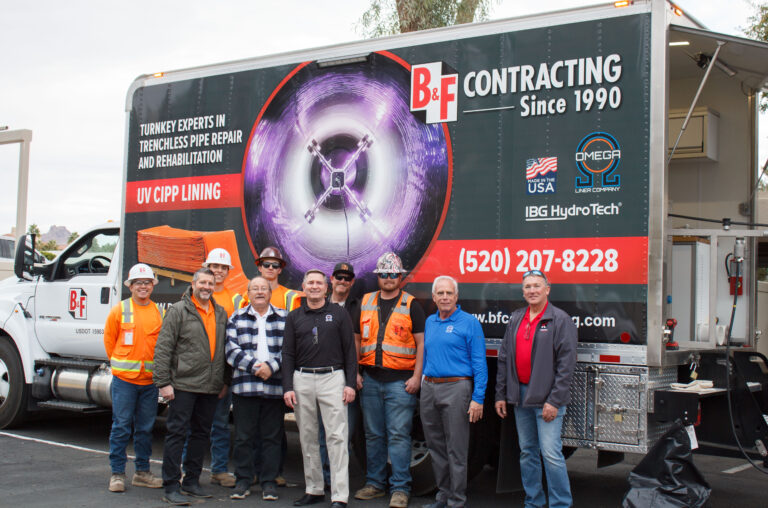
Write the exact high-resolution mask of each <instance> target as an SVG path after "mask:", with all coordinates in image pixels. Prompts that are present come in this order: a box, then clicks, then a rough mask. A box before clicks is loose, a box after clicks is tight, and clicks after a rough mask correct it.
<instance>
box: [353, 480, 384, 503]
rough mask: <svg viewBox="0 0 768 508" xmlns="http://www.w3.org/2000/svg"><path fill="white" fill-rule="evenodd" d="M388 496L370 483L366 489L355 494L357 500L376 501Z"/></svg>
mask: <svg viewBox="0 0 768 508" xmlns="http://www.w3.org/2000/svg"><path fill="white" fill-rule="evenodd" d="M386 494H387V493H386V492H384V490H383V489H380V488H378V487H376V486H375V485H371V484H370V483H368V484H366V485H365V487H363V488H362V489H360V490H358V491H357V492H355V499H364V500H365V499H374V498H377V497H384V496H385V495H386Z"/></svg>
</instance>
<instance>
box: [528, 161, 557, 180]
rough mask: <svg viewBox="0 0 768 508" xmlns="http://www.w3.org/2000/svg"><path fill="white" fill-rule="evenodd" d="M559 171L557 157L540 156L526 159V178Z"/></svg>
mask: <svg viewBox="0 0 768 508" xmlns="http://www.w3.org/2000/svg"><path fill="white" fill-rule="evenodd" d="M556 172H557V157H539V158H538V159H528V160H527V161H525V178H526V179H527V180H530V179H531V178H536V177H537V176H543V175H546V174H547V173H556Z"/></svg>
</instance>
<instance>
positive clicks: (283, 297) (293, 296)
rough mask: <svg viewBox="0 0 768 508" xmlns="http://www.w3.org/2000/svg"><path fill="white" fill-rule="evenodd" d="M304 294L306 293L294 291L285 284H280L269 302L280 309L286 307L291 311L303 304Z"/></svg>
mask: <svg viewBox="0 0 768 508" xmlns="http://www.w3.org/2000/svg"><path fill="white" fill-rule="evenodd" d="M302 296H304V293H302V292H301V291H294V290H293V289H288V288H287V287H285V286H283V285H278V286H277V288H275V290H274V291H272V298H271V300H270V301H269V303H271V304H272V305H273V306H275V307H277V308H278V309H285V310H287V311H289V312H290V311H292V310H293V309H296V308H298V307H299V305H301V297H302Z"/></svg>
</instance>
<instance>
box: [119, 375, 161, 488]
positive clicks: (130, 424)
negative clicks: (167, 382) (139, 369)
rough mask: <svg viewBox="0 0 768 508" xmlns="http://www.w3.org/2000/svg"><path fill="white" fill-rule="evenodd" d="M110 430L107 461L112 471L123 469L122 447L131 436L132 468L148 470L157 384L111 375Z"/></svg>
mask: <svg viewBox="0 0 768 508" xmlns="http://www.w3.org/2000/svg"><path fill="white" fill-rule="evenodd" d="M110 392H111V393H112V431H111V432H110V433H109V465H110V467H111V468H112V473H113V474H115V473H117V474H123V473H125V463H126V461H127V456H126V453H125V448H126V447H127V446H128V443H129V442H130V440H131V429H133V450H134V453H135V454H136V471H149V457H150V456H151V455H152V427H153V426H154V425H155V416H157V387H156V386H155V385H154V384H148V385H136V384H133V383H129V382H127V381H123V380H122V379H120V378H118V377H113V378H112V386H111V388H110Z"/></svg>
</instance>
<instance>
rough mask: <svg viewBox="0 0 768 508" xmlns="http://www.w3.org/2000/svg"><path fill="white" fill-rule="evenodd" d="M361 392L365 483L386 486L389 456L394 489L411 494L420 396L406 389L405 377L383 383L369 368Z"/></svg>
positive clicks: (391, 484) (390, 478) (391, 481)
mask: <svg viewBox="0 0 768 508" xmlns="http://www.w3.org/2000/svg"><path fill="white" fill-rule="evenodd" d="M360 395H361V396H360V403H361V404H362V406H363V424H364V425H365V453H366V457H367V466H368V470H367V472H366V478H365V480H366V484H370V485H373V486H375V487H377V488H379V489H386V487H387V479H386V474H387V456H389V460H390V462H391V465H392V475H391V476H390V477H389V484H390V487H391V490H392V492H395V491H400V492H404V493H406V494H410V492H411V426H412V424H413V412H414V410H415V409H416V404H418V398H417V397H416V395H412V394H410V393H408V392H406V391H405V381H392V382H389V383H380V382H379V381H377V380H376V379H374V378H373V377H371V376H370V375H368V373H367V372H366V373H364V374H363V389H362V390H360ZM387 452H389V453H387Z"/></svg>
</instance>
